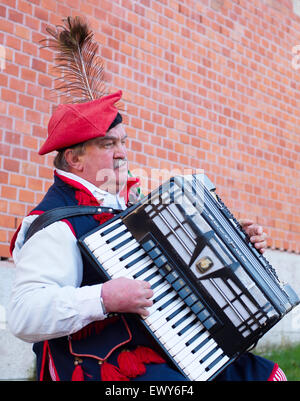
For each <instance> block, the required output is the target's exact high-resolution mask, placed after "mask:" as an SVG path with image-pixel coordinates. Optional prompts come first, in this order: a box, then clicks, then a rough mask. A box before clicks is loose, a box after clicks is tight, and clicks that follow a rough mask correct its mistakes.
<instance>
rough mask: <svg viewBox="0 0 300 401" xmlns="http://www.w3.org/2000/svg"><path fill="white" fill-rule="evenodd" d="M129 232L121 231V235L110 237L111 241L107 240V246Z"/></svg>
mask: <svg viewBox="0 0 300 401" xmlns="http://www.w3.org/2000/svg"><path fill="white" fill-rule="evenodd" d="M127 232H128V230H127V229H124V231H121V232H120V233H118V234H116V235H114V236H113V237H110V238H109V239H107V240H106V243H107V244H110V243H111V242H113V241H115V240H116V239H118V238H121V237H122V236H123V235H124V234H126V233H127Z"/></svg>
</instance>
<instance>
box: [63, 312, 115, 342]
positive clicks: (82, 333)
mask: <svg viewBox="0 0 300 401" xmlns="http://www.w3.org/2000/svg"><path fill="white" fill-rule="evenodd" d="M118 319H119V316H113V317H110V318H107V319H104V320H97V321H95V322H92V323H90V324H88V325H87V326H85V327H83V328H82V329H81V330H79V331H77V332H76V333H74V334H72V335H71V337H72V340H75V341H76V340H82V339H84V338H87V337H89V336H91V335H92V334H99V333H101V331H102V330H103V329H104V328H105V327H106V326H108V325H109V324H112V323H115V322H116V321H117V320H118Z"/></svg>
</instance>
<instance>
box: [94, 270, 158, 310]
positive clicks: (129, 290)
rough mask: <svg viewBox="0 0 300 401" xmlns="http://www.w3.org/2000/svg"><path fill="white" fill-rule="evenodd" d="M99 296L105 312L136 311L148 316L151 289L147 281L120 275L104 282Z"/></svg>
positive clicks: (150, 303)
mask: <svg viewBox="0 0 300 401" xmlns="http://www.w3.org/2000/svg"><path fill="white" fill-rule="evenodd" d="M101 296H102V299H103V302H104V306H105V309H106V311H107V313H111V312H119V313H122V312H123V313H137V314H139V315H142V316H148V315H149V312H148V310H147V307H149V306H151V305H152V304H153V302H152V301H151V300H150V298H151V297H152V296H153V291H152V290H151V288H150V284H149V283H148V282H147V281H142V280H133V279H129V278H126V277H120V278H116V279H112V280H109V281H107V282H105V283H104V284H103V286H102V292H101Z"/></svg>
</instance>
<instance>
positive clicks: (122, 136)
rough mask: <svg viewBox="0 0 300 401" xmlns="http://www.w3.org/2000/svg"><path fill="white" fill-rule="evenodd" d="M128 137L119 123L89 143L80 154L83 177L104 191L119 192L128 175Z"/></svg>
mask: <svg viewBox="0 0 300 401" xmlns="http://www.w3.org/2000/svg"><path fill="white" fill-rule="evenodd" d="M126 138H127V136H126V133H125V130H124V128H123V126H122V124H118V125H116V126H115V127H114V128H112V129H111V130H109V131H108V132H107V133H106V135H105V137H101V138H97V140H93V141H91V142H90V143H87V145H86V150H85V153H84V155H82V156H80V158H81V162H82V163H83V164H82V166H83V170H82V177H83V178H85V179H86V180H87V181H89V182H91V183H92V184H94V185H96V186H97V187H98V188H101V189H103V190H104V191H107V192H110V193H112V194H117V193H119V192H120V190H121V189H122V188H123V186H124V185H125V183H126V182H127V177H128V165H127V152H126V145H125V142H126Z"/></svg>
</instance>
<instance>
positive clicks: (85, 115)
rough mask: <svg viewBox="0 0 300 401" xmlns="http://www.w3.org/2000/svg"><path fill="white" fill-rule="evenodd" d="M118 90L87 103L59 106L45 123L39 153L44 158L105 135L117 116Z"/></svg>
mask: <svg viewBox="0 0 300 401" xmlns="http://www.w3.org/2000/svg"><path fill="white" fill-rule="evenodd" d="M121 96H122V91H118V92H116V93H113V94H111V95H108V96H103V97H101V98H100V99H96V100H92V101H90V102H86V103H78V104H62V105H60V106H58V108H57V109H56V111H55V112H54V113H53V115H52V117H51V118H50V121H49V124H48V138H47V139H46V141H45V143H44V144H43V146H42V147H41V149H40V151H39V154H40V155H45V154H46V153H50V152H52V151H53V150H59V149H63V148H66V147H68V146H72V145H76V144H77V143H81V142H85V141H87V140H89V139H92V138H96V137H98V136H105V134H106V132H107V131H108V128H109V127H110V125H111V123H112V122H113V121H114V119H115V117H116V116H117V114H118V109H117V108H116V107H115V106H114V104H115V103H116V102H117V101H118V100H120V99H121Z"/></svg>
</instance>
